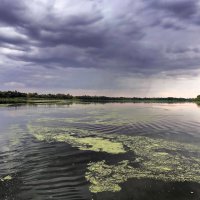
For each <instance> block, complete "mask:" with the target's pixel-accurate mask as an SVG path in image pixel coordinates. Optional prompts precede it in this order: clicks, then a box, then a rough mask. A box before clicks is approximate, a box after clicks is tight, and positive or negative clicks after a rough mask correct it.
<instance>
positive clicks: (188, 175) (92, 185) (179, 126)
mask: <svg viewBox="0 0 200 200" xmlns="http://www.w3.org/2000/svg"><path fill="white" fill-rule="evenodd" d="M0 119H1V120H0V199H8V200H11V199H16V200H18V199H19V200H25V199H26V200H27V199H30V200H31V199H33V200H40V199H41V200H45V199H55V200H61V199H65V200H66V199H69V200H71V199H77V200H81V199H97V200H102V199H105V200H107V199H108V200H111V199H113V200H114V199H115V200H116V199H117V200H120V199H123V200H129V199H134V200H140V199H148V200H153V199H159V200H169V199H170V200H188V199H195V200H196V199H198V198H199V196H200V189H199V188H200V187H199V186H200V182H199V181H198V180H200V177H199V169H200V167H199V163H200V162H199V160H200V157H199V155H200V154H199V153H200V152H199V148H200V147H199V144H200V109H199V107H197V106H196V104H170V105H169V104H131V103H127V104H117V103H113V104H104V105H101V104H73V105H38V106H33V105H30V106H19V107H1V108H0ZM122 138H123V139H122ZM124 138H125V139H124ZM138 138H139V140H136V139H138ZM141 138H142V139H141ZM144 138H147V139H145V140H144ZM158 141H159V142H158ZM160 141H161V142H160ZM145 142H146V143H145ZM147 144H148V145H147ZM161 150H162V151H161ZM172 150H173V153H172ZM152 152H153V153H154V154H155V155H154V157H153V155H152V154H153V153H152ZM175 155H176V156H175ZM177 156H178V157H177ZM175 158H176V160H174V161H173V159H175ZM141 159H143V160H141ZM156 159H157V160H156ZM102 162H103V163H104V164H102ZM124 163H126V164H124ZM127 163H128V164H127ZM177 163H178V164H177ZM97 164H98V168H97V169H96V168H95V166H96V165H97ZM141 164H142V165H141ZM162 164H163V165H165V166H163V165H162ZM121 166H123V167H121ZM100 167H101V169H103V170H102V171H100ZM142 167H145V168H144V169H145V171H144V170H143V171H140V169H142ZM99 171H100V173H99ZM133 172H134V173H133ZM138 172H140V174H137V173H138ZM98 173H99V174H98ZM103 173H104V175H105V176H104V175H103ZM106 173H107V174H106ZM147 174H148V175H147ZM127 176H128V177H127ZM122 177H123V180H122ZM160 177H161V178H160ZM163 177H164V178H163ZM106 184H107V185H106ZM103 186H106V187H103ZM109 187H110V189H109Z"/></svg>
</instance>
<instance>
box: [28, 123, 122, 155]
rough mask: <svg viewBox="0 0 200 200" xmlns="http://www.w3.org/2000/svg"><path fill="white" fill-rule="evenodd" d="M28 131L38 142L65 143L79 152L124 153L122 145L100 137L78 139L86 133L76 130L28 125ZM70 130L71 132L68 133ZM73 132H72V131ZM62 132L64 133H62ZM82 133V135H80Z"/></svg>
mask: <svg viewBox="0 0 200 200" xmlns="http://www.w3.org/2000/svg"><path fill="white" fill-rule="evenodd" d="M29 130H31V132H32V134H33V135H34V136H35V138H36V139H38V140H40V141H58V142H66V143H69V144H71V145H72V146H74V147H78V148H79V149H80V150H90V151H96V152H99V151H102V152H107V153H110V154H119V153H125V150H124V148H123V145H122V144H121V143H120V142H113V141H111V140H109V139H104V138H100V137H80V136H86V134H87V131H82V132H80V131H79V132H77V133H75V131H77V130H76V129H69V130H68V129H66V128H63V129H59V132H61V133H58V130H55V129H53V131H52V129H50V128H42V129H40V128H39V127H33V126H30V125H29ZM70 130H71V131H70ZM73 130H74V131H73ZM63 131H64V133H63ZM81 133H82V135H81Z"/></svg>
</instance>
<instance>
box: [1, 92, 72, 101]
mask: <svg viewBox="0 0 200 200" xmlns="http://www.w3.org/2000/svg"><path fill="white" fill-rule="evenodd" d="M0 98H44V99H72V98H73V96H72V95H70V94H38V93H23V92H18V91H0Z"/></svg>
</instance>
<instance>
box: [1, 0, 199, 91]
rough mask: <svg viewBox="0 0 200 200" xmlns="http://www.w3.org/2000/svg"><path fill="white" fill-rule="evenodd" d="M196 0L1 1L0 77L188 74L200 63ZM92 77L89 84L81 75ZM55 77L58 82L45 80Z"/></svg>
mask: <svg viewBox="0 0 200 200" xmlns="http://www.w3.org/2000/svg"><path fill="white" fill-rule="evenodd" d="M199 3H200V2H199V1H198V0H190V1H188V0H176V1H174V0H149V1H145V0H135V1H132V0H124V1H121V0H110V1H106V0H73V1H70V0H52V1H49V0H42V1H41V0H33V1H31V2H30V1H27V0H15V1H13V0H0V72H1V75H0V77H1V76H2V77H1V82H2V84H3V83H5V84H6V86H9V85H10V86H14V85H17V86H20V85H21V86H24V87H26V86H27V87H30V88H38V87H39V85H41V87H42V84H43V86H44V88H45V87H55V88H59V87H64V86H63V85H65V84H68V88H69V89H73V88H77V89H90V88H92V89H97V88H98V87H99V88H102V89H105V88H107V87H108V86H109V85H111V86H110V87H111V88H115V87H114V86H116V88H117V87H120V86H119V82H120V81H119V80H120V78H122V77H125V78H126V79H127V77H130V76H132V77H135V76H137V77H138V76H141V77H143V78H144V77H150V76H154V77H156V76H163V77H177V76H179V75H184V74H185V75H191V76H194V75H196V74H197V71H198V70H199V63H200V54H199V53H200V38H199V32H200V27H199V25H200V20H199V19H200V9H199V5H200V4H199ZM83 69H84V70H83ZM41 73H43V74H44V77H43V80H42V77H40V75H41ZM98 73H99V74H100V75H99V74H98ZM70 74H71V76H70ZM82 76H84V77H82ZM91 76H93V77H96V78H95V79H96V80H93V82H92V83H93V84H92V85H93V86H94V87H92V86H91V85H90V84H89V83H90V81H87V80H88V78H89V77H91ZM39 77H40V78H39ZM56 77H57V79H60V80H62V83H61V82H59V81H57V82H56V83H55V82H54V84H52V83H51V82H50V81H49V80H51V78H52V79H54V78H55V79H56ZM104 77H105V81H103V80H102V78H104ZM111 77H112V78H113V79H115V80H112V81H111ZM117 79H118V80H117ZM44 80H47V81H46V82H45V83H44ZM20 82H22V83H20ZM77 82H79V83H77ZM14 83H15V84H14ZM83 83H86V84H83ZM5 84H4V85H5ZM62 84H63V85H62ZM69 85H70V86H69ZM83 85H84V87H83V88H81V87H82V86H83ZM117 85H118V86H117Z"/></svg>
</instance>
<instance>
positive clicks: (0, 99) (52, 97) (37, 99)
mask: <svg viewBox="0 0 200 200" xmlns="http://www.w3.org/2000/svg"><path fill="white" fill-rule="evenodd" d="M113 102H116V103H117V102H119V103H188V102H194V103H197V104H198V105H200V95H198V96H197V97H196V98H176V97H143V98H142V97H107V96H88V95H82V96H72V95H70V94H38V93H22V92H18V91H0V104H35V103H36V104H37V103H60V104H65V103H113Z"/></svg>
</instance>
